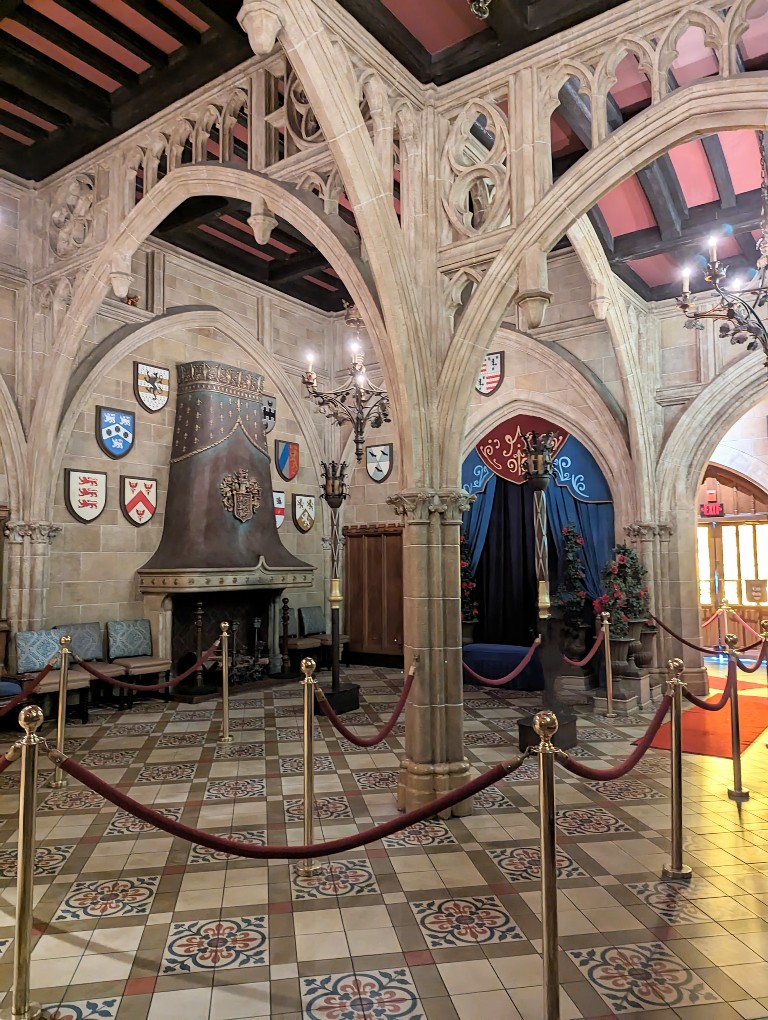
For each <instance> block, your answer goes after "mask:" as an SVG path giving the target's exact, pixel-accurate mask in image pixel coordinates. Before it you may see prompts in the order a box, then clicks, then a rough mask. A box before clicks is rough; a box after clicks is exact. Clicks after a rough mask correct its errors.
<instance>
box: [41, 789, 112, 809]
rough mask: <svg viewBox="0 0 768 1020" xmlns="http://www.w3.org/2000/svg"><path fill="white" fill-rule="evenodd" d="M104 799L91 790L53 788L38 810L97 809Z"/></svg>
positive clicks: (100, 806) (101, 805)
mask: <svg viewBox="0 0 768 1020" xmlns="http://www.w3.org/2000/svg"><path fill="white" fill-rule="evenodd" d="M105 804H106V801H105V800H104V798H103V797H100V796H99V795H98V793H93V791H92V790H82V789H81V790H54V792H53V793H49V794H48V796H47V797H46V798H45V800H44V801H43V802H42V804H41V805H40V807H39V808H38V811H99V810H100V809H101V808H103V807H104V805H105Z"/></svg>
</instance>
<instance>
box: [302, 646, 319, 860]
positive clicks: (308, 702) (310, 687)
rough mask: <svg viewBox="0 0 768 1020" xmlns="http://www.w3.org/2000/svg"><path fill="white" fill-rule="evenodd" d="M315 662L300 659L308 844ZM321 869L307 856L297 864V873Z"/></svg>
mask: <svg viewBox="0 0 768 1020" xmlns="http://www.w3.org/2000/svg"><path fill="white" fill-rule="evenodd" d="M316 668H317V664H316V662H315V660H314V659H302V660H301V672H302V673H303V674H304V680H303V681H302V683H303V687H304V843H305V844H306V845H307V846H309V845H310V844H311V843H313V842H314V813H315V755H314V746H313V745H314V732H313V727H314V725H315V677H314V675H313V674H314V672H315V669H316ZM322 870H323V866H322V865H321V864H318V862H317V861H314V860H312V859H311V858H307V860H305V861H302V862H301V864H300V865H299V873H300V874H301V875H304V876H305V877H306V876H307V875H317V874H319V873H320V872H321V871H322Z"/></svg>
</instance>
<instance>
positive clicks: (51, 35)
mask: <svg viewBox="0 0 768 1020" xmlns="http://www.w3.org/2000/svg"><path fill="white" fill-rule="evenodd" d="M13 20H14V21H15V22H16V23H17V24H19V25H23V26H24V28H28V29H29V30H30V31H31V32H36V33H37V35H39V36H41V37H42V38H43V39H47V40H48V42H51V43H53V44H54V45H55V46H58V47H60V48H61V49H62V50H65V51H66V52H67V53H71V54H72V56H74V57H77V58H78V60H82V61H83V62H84V63H86V64H88V65H89V66H90V67H93V68H95V69H96V70H97V71H101V73H102V74H106V75H107V77H109V78H111V79H112V80H113V81H116V82H118V84H120V85H135V84H136V83H137V82H138V80H139V76H138V75H137V74H136V72H135V71H132V70H131V69H130V68H129V67H126V66H125V64H121V63H120V62H119V61H117V60H113V59H112V57H109V56H107V54H106V53H104V51H103V50H100V49H97V48H96V47H95V46H91V45H90V43H87V42H85V40H83V39H81V38H80V37H79V36H77V35H75V34H74V33H73V32H69V31H67V29H65V28H62V27H61V26H60V25H58V24H57V23H56V22H55V21H50V20H49V19H48V18H45V17H43V15H42V14H38V13H37V11H34V10H32V8H31V7H21V8H20V9H19V10H18V11H17V12H16V14H15V15H14V17H13Z"/></svg>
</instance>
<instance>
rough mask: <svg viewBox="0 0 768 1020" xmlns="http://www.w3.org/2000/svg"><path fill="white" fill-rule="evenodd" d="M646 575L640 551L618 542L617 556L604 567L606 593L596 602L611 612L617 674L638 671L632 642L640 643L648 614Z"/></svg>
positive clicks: (598, 610)
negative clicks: (633, 657)
mask: <svg viewBox="0 0 768 1020" xmlns="http://www.w3.org/2000/svg"><path fill="white" fill-rule="evenodd" d="M646 576H647V575H646V571H645V569H644V567H643V565H642V564H641V563H640V559H639V557H638V555H637V553H636V552H635V550H634V549H630V548H629V546H627V545H617V546H616V548H615V549H614V558H613V559H612V560H611V561H610V562H609V563H607V564H606V565H605V567H604V568H603V573H602V580H603V595H601V596H600V598H599V599H595V601H594V603H593V605H594V609H595V612H596V613H597V614H600V613H604V612H608V613H610V614H611V661H612V663H613V671H614V673H616V674H617V675H623V676H637V675H638V674H637V667H636V666H635V664H634V662H630V661H629V656H630V653H631V652H632V651H633V649H632V645H633V644H634V643H635V642H637V643H638V645H639V638H640V631H641V629H642V627H643V624H644V623H645V621H646V619H647V618H648V612H649V598H648V585H647V582H646Z"/></svg>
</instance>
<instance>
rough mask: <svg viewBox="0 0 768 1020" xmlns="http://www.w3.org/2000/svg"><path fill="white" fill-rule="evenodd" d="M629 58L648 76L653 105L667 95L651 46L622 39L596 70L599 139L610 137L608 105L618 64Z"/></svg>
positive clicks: (595, 116)
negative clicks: (633, 58) (633, 59)
mask: <svg viewBox="0 0 768 1020" xmlns="http://www.w3.org/2000/svg"><path fill="white" fill-rule="evenodd" d="M627 56H633V57H635V58H636V60H637V63H638V68H639V70H640V71H641V73H642V74H644V75H645V76H646V78H647V79H648V81H649V82H650V86H651V103H652V104H653V103H656V102H658V101H659V99H660V98H661V96H662V95H663V94H664V92H663V91H662V89H661V87H660V83H659V75H658V74H657V73H656V69H655V53H654V50H653V47H652V45H651V44H650V43H648V42H646V41H645V40H644V39H635V38H633V37H632V36H622V38H620V39H617V40H616V42H615V43H614V44H613V46H612V47H611V48H610V50H608V51H607V52H606V53H604V54H603V57H602V59H601V60H600V63H599V64H598V66H597V69H596V70H595V84H594V95H593V98H592V109H593V115H592V116H593V120H594V121H596V122H597V129H598V132H599V134H600V138H601V139H602V138H604V137H605V135H606V134H607V133H608V118H607V113H606V105H607V102H608V96H609V94H610V91H611V89H612V88H613V86H614V85H615V84H616V72H617V70H618V67H619V64H620V63H621V62H622V60H623V59H624V58H625V57H627Z"/></svg>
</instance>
